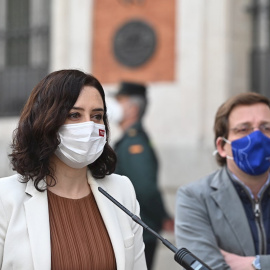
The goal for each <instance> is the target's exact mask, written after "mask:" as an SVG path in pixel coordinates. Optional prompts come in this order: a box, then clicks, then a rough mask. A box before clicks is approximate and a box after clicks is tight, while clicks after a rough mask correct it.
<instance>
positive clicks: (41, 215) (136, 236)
mask: <svg viewBox="0 0 270 270" xmlns="http://www.w3.org/2000/svg"><path fill="white" fill-rule="evenodd" d="M20 177H21V176H20V175H18V174H15V175H13V176H10V177H5V178H0V269H1V270H11V269H12V270H33V269H34V270H50V269H51V244H50V225H49V211H48V199H47V191H44V192H39V191H37V190H36V189H35V187H34V185H33V182H32V181H29V182H28V183H27V184H25V183H20V182H19V180H20ZM88 182H89V184H90V186H91V190H92V192H93V194H94V197H95V200H96V202H97V205H98V208H99V211H100V213H101V216H102V218H103V220H104V223H105V226H106V228H107V231H108V234H109V236H110V239H111V243H112V246H113V250H114V254H115V258H116V265H117V270H144V269H147V267H146V263H145V256H144V243H143V239H142V231H143V229H142V227H141V226H140V225H138V224H137V223H135V222H134V221H133V220H132V219H131V218H130V217H129V216H128V215H127V214H125V213H124V212H123V211H122V210H121V209H119V208H118V207H117V206H115V205H114V204H113V203H112V202H111V201H110V200H109V199H107V198H106V197H105V196H104V195H103V194H101V193H100V192H99V191H98V187H99V186H100V187H102V188H103V189H104V190H105V191H107V192H108V193H109V194H110V195H112V196H113V197H114V198H116V199H117V200H118V201H119V202H120V203H121V204H123V205H124V206H125V207H126V208H127V209H129V210H130V211H131V212H133V213H134V214H135V215H139V211H140V210H139V204H138V202H137V200H136V195H135V191H134V188H133V186H132V184H131V182H130V180H129V179H128V178H127V177H124V176H120V175H116V174H112V175H109V176H106V177H105V178H104V179H100V180H97V179H93V177H92V176H91V174H90V172H88Z"/></svg>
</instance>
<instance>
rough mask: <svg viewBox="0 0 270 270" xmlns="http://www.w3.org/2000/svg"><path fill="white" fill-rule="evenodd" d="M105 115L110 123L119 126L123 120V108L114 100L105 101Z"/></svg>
mask: <svg viewBox="0 0 270 270" xmlns="http://www.w3.org/2000/svg"><path fill="white" fill-rule="evenodd" d="M106 103H107V115H108V119H109V121H110V122H112V123H115V124H119V123H121V121H122V120H123V118H124V110H123V107H122V106H121V105H120V104H119V102H118V101H117V100H116V99H107V100H106Z"/></svg>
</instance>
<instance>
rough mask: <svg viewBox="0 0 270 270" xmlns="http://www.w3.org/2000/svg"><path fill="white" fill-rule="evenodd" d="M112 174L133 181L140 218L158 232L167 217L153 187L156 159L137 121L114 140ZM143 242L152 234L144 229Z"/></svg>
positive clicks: (155, 183)
mask: <svg viewBox="0 0 270 270" xmlns="http://www.w3.org/2000/svg"><path fill="white" fill-rule="evenodd" d="M115 152H116V154H117V159H118V161H117V167H116V171H115V173H117V174H120V175H125V176H127V177H128V178H129V179H130V180H131V181H132V183H133V185H134V188H135V191H136V195H137V199H138V201H139V203H140V206H141V219H142V220H143V221H144V222H145V223H146V224H147V225H148V226H149V227H150V228H151V229H153V230H155V231H157V232H159V231H160V230H161V227H162V221H163V220H164V219H166V218H169V217H168V214H167V213H166V211H165V208H164V205H163V201H162V198H161V194H160V191H159V189H158V186H157V174H158V160H157V157H156V154H155V152H154V150H153V148H152V146H151V143H150V141H149V138H148V136H147V134H146V133H145V131H144V129H143V127H142V124H141V122H138V123H136V124H135V125H133V126H131V127H130V128H129V129H128V130H127V131H126V132H125V134H124V135H123V137H122V138H121V139H120V140H119V141H118V142H117V143H116V145H115ZM143 237H144V242H145V243H146V242H148V241H155V240H156V237H155V236H153V235H152V234H151V233H149V232H148V231H146V230H144V235H143Z"/></svg>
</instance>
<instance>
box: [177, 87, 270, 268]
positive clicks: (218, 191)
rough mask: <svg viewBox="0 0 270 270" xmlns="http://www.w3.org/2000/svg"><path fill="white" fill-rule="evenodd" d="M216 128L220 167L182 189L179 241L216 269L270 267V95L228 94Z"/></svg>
mask: <svg viewBox="0 0 270 270" xmlns="http://www.w3.org/2000/svg"><path fill="white" fill-rule="evenodd" d="M214 131H215V145H216V149H217V151H216V160H217V162H218V164H219V165H220V166H221V167H222V168H221V169H219V170H218V171H216V172H214V173H212V174H211V175H208V176H206V177H204V178H202V179H200V180H199V181H198V182H194V183H191V184H189V185H187V186H184V187H181V188H180V189H179V190H178V193H177V199H176V218H175V233H176V242H177V246H178V247H186V248H188V249H189V250H190V251H191V252H193V253H194V254H195V255H196V256H197V257H198V258H200V259H201V260H202V261H204V262H205V263H206V264H208V265H209V266H210V267H211V268H212V269H216V270H225V269H232V270H249V269H250V270H254V269H262V270H265V269H270V255H269V254H270V185H269V182H270V177H269V167H270V100H269V99H268V98H266V97H264V96H262V95H260V94H257V93H251V92H250V93H242V94H239V95H237V96H234V97H232V98H230V99H229V100H227V101H226V102H225V103H224V104H222V105H221V106H220V107H219V109H218V111H217V113H216V117H215V125H214Z"/></svg>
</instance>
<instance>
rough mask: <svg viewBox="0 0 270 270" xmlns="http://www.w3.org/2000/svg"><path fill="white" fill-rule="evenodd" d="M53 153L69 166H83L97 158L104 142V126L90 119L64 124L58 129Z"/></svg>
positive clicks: (77, 167) (78, 167)
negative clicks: (56, 145)
mask: <svg viewBox="0 0 270 270" xmlns="http://www.w3.org/2000/svg"><path fill="white" fill-rule="evenodd" d="M58 136H59V139H60V141H61V142H60V144H59V145H58V147H57V149H56V151H55V154H56V156H57V157H58V158H59V159H60V160H62V161H63V162H64V163H65V164H67V165H68V166H69V167H71V168H76V169H80V168H83V167H85V166H87V165H89V164H91V163H93V162H94V161H95V160H97V159H98V158H99V157H100V155H101V154H102V152H103V149H104V146H105V144H106V131H105V126H104V125H102V124H96V123H94V122H92V121H90V122H84V123H79V124H66V125H63V126H61V127H60V129H59V131H58Z"/></svg>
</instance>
